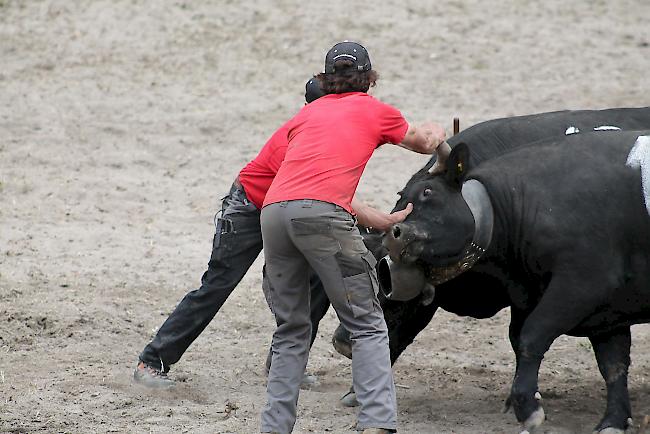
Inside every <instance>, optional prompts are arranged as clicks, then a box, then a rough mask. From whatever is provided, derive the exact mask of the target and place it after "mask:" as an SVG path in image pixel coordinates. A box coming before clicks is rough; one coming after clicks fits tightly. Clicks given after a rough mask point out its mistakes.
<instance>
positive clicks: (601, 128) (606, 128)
mask: <svg viewBox="0 0 650 434" xmlns="http://www.w3.org/2000/svg"><path fill="white" fill-rule="evenodd" d="M618 130H620V128H619V127H614V126H612V125H601V126H599V127H596V128H594V131H618Z"/></svg>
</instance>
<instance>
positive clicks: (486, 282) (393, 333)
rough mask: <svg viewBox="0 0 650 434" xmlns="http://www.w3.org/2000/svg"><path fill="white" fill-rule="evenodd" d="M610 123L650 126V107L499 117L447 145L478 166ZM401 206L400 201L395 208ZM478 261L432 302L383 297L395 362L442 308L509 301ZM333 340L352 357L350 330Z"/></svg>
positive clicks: (490, 311) (489, 311) (487, 307)
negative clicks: (461, 147) (462, 146)
mask: <svg viewBox="0 0 650 434" xmlns="http://www.w3.org/2000/svg"><path fill="white" fill-rule="evenodd" d="M609 127H616V128H619V129H622V130H636V129H644V128H650V107H645V108H633V109H608V110H598V111H593V110H585V111H560V112H552V113H542V114H535V115H530V116H520V117H513V118H504V119H496V120H492V121H488V122H483V123H480V124H477V125H475V126H473V127H471V128H468V129H466V130H464V131H462V132H461V133H459V134H457V135H455V136H453V137H451V138H450V139H449V144H450V145H451V147H452V148H453V147H455V146H456V145H458V144H459V143H461V142H463V143H466V144H467V146H468V148H469V149H470V150H471V152H470V161H469V166H470V167H477V166H478V165H480V164H481V163H482V162H484V161H487V160H489V159H491V158H495V157H497V156H499V155H502V154H504V153H507V152H509V151H511V150H512V149H514V148H517V147H520V146H523V145H527V144H530V143H532V142H536V141H540V140H544V139H548V138H562V137H565V136H566V135H567V134H574V133H586V132H590V131H593V130H594V129H609ZM434 161H435V157H434V158H432V159H431V161H430V162H429V163H428V164H427V165H426V166H425V167H424V168H422V169H421V170H420V171H418V172H417V173H415V174H414V175H413V177H412V178H411V180H410V181H409V182H408V183H407V185H406V187H405V189H404V190H407V189H408V188H409V187H410V186H411V185H413V184H415V183H417V182H418V181H420V180H422V179H423V178H425V177H427V176H429V175H427V170H428V169H430V167H431V166H432V165H433V163H434ZM398 204H399V202H398ZM401 207H402V205H400V206H398V207H396V208H401ZM365 237H366V241H367V245H368V248H369V249H370V250H372V251H373V253H375V256H376V257H378V258H380V257H383V256H384V255H385V254H386V253H387V251H386V249H385V248H384V247H383V246H382V245H381V234H377V233H369V234H367V235H365ZM477 265H478V266H477V267H475V268H474V269H471V270H470V271H468V272H465V273H463V274H462V275H460V276H458V277H457V278H455V279H452V280H450V281H448V282H445V283H442V284H439V285H438V286H437V287H436V294H435V298H434V300H433V302H432V303H430V304H428V305H424V304H423V303H422V302H421V301H422V300H421V299H420V298H416V299H413V300H411V301H408V302H397V301H390V300H385V299H384V300H382V307H383V310H384V316H385V318H386V323H387V325H388V329H389V337H390V350H391V361H392V362H393V363H394V362H395V361H396V360H397V359H398V357H399V356H400V354H401V353H402V351H404V349H406V347H407V346H408V345H410V344H411V343H412V342H413V340H414V339H415V337H416V336H417V334H418V333H419V332H420V331H421V330H423V329H424V328H425V327H426V326H427V325H428V323H429V322H430V321H431V319H432V317H433V315H434V314H435V312H436V310H437V309H438V308H439V307H440V308H442V309H444V310H447V311H449V312H452V313H455V314H457V315H460V316H471V317H474V318H489V317H491V316H493V315H495V314H496V313H497V312H499V311H500V310H501V309H503V308H505V307H508V306H510V304H511V302H510V300H509V298H508V295H507V291H505V288H504V285H503V282H502V281H501V280H500V279H499V278H497V277H495V276H491V275H486V274H485V273H482V272H481V268H480V264H477ZM334 345H335V347H336V348H337V350H339V352H341V353H343V354H345V355H347V356H348V357H349V356H350V347H349V341H348V339H347V334H346V332H345V330H344V329H342V328H341V327H339V329H337V332H336V333H335V336H334Z"/></svg>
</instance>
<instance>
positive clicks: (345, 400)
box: [341, 388, 359, 407]
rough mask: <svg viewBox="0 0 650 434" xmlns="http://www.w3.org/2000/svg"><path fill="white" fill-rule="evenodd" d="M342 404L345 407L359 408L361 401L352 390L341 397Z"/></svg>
mask: <svg viewBox="0 0 650 434" xmlns="http://www.w3.org/2000/svg"><path fill="white" fill-rule="evenodd" d="M341 404H343V407H358V406H359V401H357V394H356V393H354V389H352V388H350V390H349V391H348V392H347V393H346V394H345V395H343V396H342V397H341Z"/></svg>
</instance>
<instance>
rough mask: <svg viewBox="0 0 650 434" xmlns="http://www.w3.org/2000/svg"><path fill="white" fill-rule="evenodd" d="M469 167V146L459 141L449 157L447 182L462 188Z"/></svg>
mask: <svg viewBox="0 0 650 434" xmlns="http://www.w3.org/2000/svg"><path fill="white" fill-rule="evenodd" d="M467 169H469V147H468V146H467V144H465V143H459V144H457V145H456V146H454V149H452V150H451V153H450V154H449V158H448V159H447V172H446V173H445V178H446V180H447V182H448V183H449V184H450V185H452V186H454V187H457V188H460V186H461V184H462V182H463V179H464V178H465V174H466V172H467Z"/></svg>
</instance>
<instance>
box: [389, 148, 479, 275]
mask: <svg viewBox="0 0 650 434" xmlns="http://www.w3.org/2000/svg"><path fill="white" fill-rule="evenodd" d="M443 152H444V151H443ZM445 157H447V156H446V155H444V154H443V155H439V156H438V159H437V162H436V165H434V168H436V170H433V169H432V170H429V171H428V172H427V173H426V174H420V176H414V177H413V178H412V179H411V180H410V181H409V183H408V184H407V185H406V187H405V188H404V190H402V192H401V197H400V199H399V201H398V202H397V204H396V206H395V209H396V210H399V209H403V208H405V207H406V205H407V204H408V203H409V202H410V203H412V204H413V212H411V214H410V215H409V216H408V217H407V218H406V220H404V222H402V223H399V224H396V225H395V226H393V228H392V229H391V230H390V231H388V233H386V235H385V237H384V241H383V242H384V245H385V246H386V247H387V248H388V250H389V254H390V257H391V259H392V261H393V262H394V263H395V264H409V265H411V266H417V267H419V268H420V269H422V270H423V272H424V274H425V276H426V279H427V280H428V281H429V283H432V284H438V283H442V282H444V281H446V280H449V279H451V278H452V277H454V276H455V275H458V274H460V273H461V272H463V271H465V270H466V269H468V268H469V267H471V265H473V263H474V262H475V261H476V260H477V259H478V257H480V255H481V254H482V253H483V251H484V248H486V247H487V244H488V243H489V241H490V237H491V227H492V209H491V205H490V201H489V199H488V197H487V193H486V192H485V189H484V188H483V186H482V185H481V184H480V183H479V182H478V181H469V182H468V183H465V184H463V180H464V179H465V175H466V172H467V168H468V164H469V148H468V147H467V145H465V144H463V143H461V144H459V145H457V146H455V147H454V149H453V150H451V152H450V153H449V154H448V157H447V158H445ZM475 221H476V222H477V223H478V224H475ZM477 229H478V230H477ZM477 237H478V238H477Z"/></svg>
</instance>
